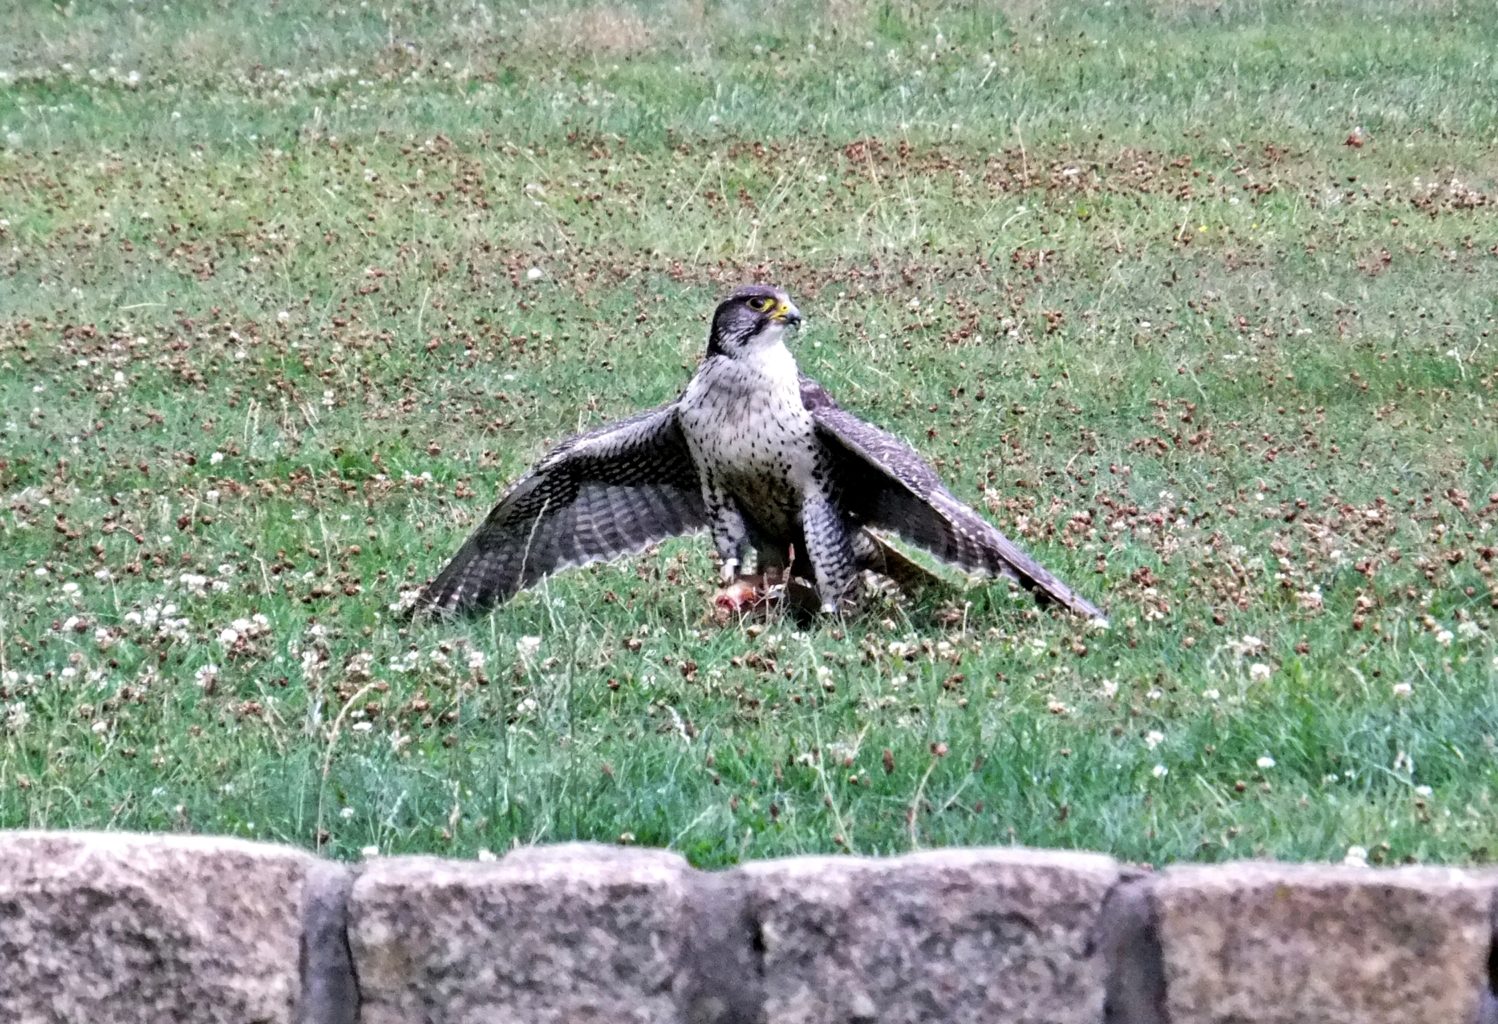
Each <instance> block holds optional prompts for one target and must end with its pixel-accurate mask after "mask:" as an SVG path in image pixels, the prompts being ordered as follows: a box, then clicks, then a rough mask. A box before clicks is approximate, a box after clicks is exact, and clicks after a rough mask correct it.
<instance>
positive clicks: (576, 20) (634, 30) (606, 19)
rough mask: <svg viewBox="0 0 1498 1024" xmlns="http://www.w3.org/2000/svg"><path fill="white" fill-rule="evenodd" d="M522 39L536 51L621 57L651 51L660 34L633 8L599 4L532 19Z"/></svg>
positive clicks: (528, 48) (529, 48)
mask: <svg viewBox="0 0 1498 1024" xmlns="http://www.w3.org/2000/svg"><path fill="white" fill-rule="evenodd" d="M520 39H521V42H522V43H523V44H524V46H525V48H526V49H527V50H528V51H532V52H540V53H566V54H571V55H582V56H594V57H613V58H618V57H632V56H635V55H637V54H641V53H645V52H647V51H648V50H650V49H651V47H652V46H654V45H655V43H656V41H657V33H656V32H655V30H654V29H652V27H651V26H650V25H649V23H647V22H646V20H645V18H644V16H643V15H641V14H640V12H639V11H637V10H635V9H634V8H633V7H630V6H627V5H621V4H595V5H594V6H592V7H585V8H583V9H581V10H577V11H568V12H565V13H557V14H548V15H546V16H544V17H541V18H538V19H536V20H535V21H532V22H529V23H527V24H526V26H525V27H524V28H523V29H522V30H521V33H520Z"/></svg>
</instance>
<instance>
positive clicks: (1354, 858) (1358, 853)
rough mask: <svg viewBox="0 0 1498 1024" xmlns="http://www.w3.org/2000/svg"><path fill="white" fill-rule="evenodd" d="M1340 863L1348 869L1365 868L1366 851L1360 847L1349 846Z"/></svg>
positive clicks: (1366, 864)
mask: <svg viewBox="0 0 1498 1024" xmlns="http://www.w3.org/2000/svg"><path fill="white" fill-rule="evenodd" d="M1342 863H1343V864H1346V865H1347V866H1349V867H1355V868H1366V867H1367V866H1368V851H1367V849H1366V848H1364V847H1361V846H1349V847H1348V848H1347V854H1346V856H1344V857H1343V858H1342Z"/></svg>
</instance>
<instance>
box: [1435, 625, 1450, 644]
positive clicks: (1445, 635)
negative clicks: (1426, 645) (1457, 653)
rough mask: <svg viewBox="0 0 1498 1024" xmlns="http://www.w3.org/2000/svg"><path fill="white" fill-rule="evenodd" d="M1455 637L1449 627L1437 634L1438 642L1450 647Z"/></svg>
mask: <svg viewBox="0 0 1498 1024" xmlns="http://www.w3.org/2000/svg"><path fill="white" fill-rule="evenodd" d="M1454 639H1455V636H1454V635H1453V634H1452V632H1451V630H1449V629H1443V630H1441V631H1440V632H1439V633H1437V634H1436V643H1438V644H1440V645H1441V646H1442V647H1450V646H1451V641H1452V640H1454Z"/></svg>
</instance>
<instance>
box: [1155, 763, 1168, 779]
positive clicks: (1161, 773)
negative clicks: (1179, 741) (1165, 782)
mask: <svg viewBox="0 0 1498 1024" xmlns="http://www.w3.org/2000/svg"><path fill="white" fill-rule="evenodd" d="M1150 774H1151V775H1153V776H1154V777H1155V778H1157V779H1163V778H1165V776H1167V775H1169V774H1170V769H1169V768H1167V767H1165V766H1164V765H1163V764H1157V765H1155V766H1154V767H1153V768H1151V769H1150Z"/></svg>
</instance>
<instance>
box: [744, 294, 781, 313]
mask: <svg viewBox="0 0 1498 1024" xmlns="http://www.w3.org/2000/svg"><path fill="white" fill-rule="evenodd" d="M773 305H775V300H774V299H772V298H770V297H769V296H768V295H760V296H757V297H755V298H752V299H750V300H749V308H750V309H752V310H754V311H755V312H756V313H763V312H765V311H766V310H768V309H769V308H770V307H771V306H773Z"/></svg>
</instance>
